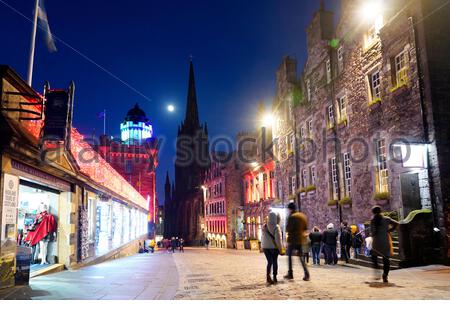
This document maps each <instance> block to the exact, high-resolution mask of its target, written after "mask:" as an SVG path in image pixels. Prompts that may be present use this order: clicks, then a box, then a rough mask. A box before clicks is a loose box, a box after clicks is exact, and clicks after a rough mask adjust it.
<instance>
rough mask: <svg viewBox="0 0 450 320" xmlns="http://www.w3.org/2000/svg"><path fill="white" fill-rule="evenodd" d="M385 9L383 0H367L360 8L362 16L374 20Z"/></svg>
mask: <svg viewBox="0 0 450 320" xmlns="http://www.w3.org/2000/svg"><path fill="white" fill-rule="evenodd" d="M382 11H383V0H365V1H364V4H363V6H362V7H361V9H360V13H361V16H362V17H363V18H364V19H366V20H369V21H370V22H372V21H373V20H374V19H376V18H378V17H379V16H380V15H381V14H382Z"/></svg>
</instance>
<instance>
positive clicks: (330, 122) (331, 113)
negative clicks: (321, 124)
mask: <svg viewBox="0 0 450 320" xmlns="http://www.w3.org/2000/svg"><path fill="white" fill-rule="evenodd" d="M327 111H328V112H327V113H328V126H329V127H334V123H335V121H334V107H333V106H332V105H331V106H329V107H328V110H327Z"/></svg>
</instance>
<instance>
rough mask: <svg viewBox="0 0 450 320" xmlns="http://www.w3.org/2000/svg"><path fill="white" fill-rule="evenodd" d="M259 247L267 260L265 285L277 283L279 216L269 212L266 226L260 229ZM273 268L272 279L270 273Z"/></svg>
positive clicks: (279, 234)
mask: <svg viewBox="0 0 450 320" xmlns="http://www.w3.org/2000/svg"><path fill="white" fill-rule="evenodd" d="M261 246H262V249H263V252H264V255H265V256H266V259H267V283H268V284H275V283H277V273H278V255H279V254H280V253H282V243H281V228H280V216H279V215H277V214H276V213H275V212H273V211H270V213H269V219H268V221H267V224H265V225H264V227H263V229H262V239H261ZM272 268H273V279H272V278H271V277H270V272H271V270H272Z"/></svg>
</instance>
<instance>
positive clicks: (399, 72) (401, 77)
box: [395, 52, 408, 86]
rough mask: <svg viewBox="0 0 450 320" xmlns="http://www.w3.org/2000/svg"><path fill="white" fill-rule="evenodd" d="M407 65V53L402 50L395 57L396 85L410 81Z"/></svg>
mask: <svg viewBox="0 0 450 320" xmlns="http://www.w3.org/2000/svg"><path fill="white" fill-rule="evenodd" d="M407 70H408V69H407V67H406V53H405V52H402V53H400V54H399V55H397V56H396V57H395V81H396V83H395V85H397V86H400V85H403V84H406V83H407V82H408V74H407Z"/></svg>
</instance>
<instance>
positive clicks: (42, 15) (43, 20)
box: [38, 0, 57, 52]
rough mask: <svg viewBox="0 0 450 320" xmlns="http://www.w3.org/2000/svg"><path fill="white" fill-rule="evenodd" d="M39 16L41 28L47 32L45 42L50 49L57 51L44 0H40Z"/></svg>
mask: <svg viewBox="0 0 450 320" xmlns="http://www.w3.org/2000/svg"><path fill="white" fill-rule="evenodd" d="M38 18H39V24H40V26H41V29H42V30H43V31H44V33H45V44H46V45H47V48H48V51H50V52H56V51H57V49H56V45H55V39H54V38H53V35H52V32H51V31H50V25H49V24H48V18H47V11H46V10H45V6H44V0H40V1H39V6H38Z"/></svg>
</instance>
